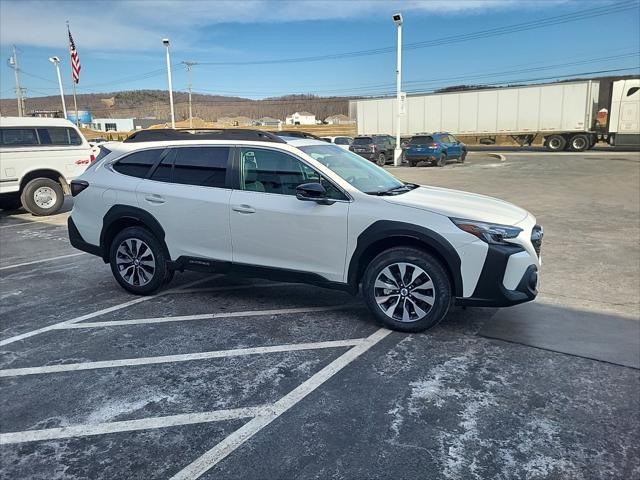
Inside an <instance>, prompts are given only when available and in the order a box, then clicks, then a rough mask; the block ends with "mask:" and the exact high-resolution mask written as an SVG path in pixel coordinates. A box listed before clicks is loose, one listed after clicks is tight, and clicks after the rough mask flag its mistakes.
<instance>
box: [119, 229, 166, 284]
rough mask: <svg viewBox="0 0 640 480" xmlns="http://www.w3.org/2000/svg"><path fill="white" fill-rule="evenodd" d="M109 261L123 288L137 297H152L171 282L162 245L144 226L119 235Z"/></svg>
mask: <svg viewBox="0 0 640 480" xmlns="http://www.w3.org/2000/svg"><path fill="white" fill-rule="evenodd" d="M109 260H110V263H111V272H112V273H113V276H114V277H115V279H116V280H117V281H118V283H119V284H120V286H122V288H124V289H125V290H127V291H129V292H131V293H134V294H136V295H150V294H152V293H154V292H155V291H157V290H158V289H159V288H160V287H161V286H162V284H163V283H165V282H166V280H169V281H170V279H171V275H170V274H167V266H166V257H165V254H164V250H163V248H162V246H161V244H160V242H159V241H158V240H157V239H156V237H155V236H154V235H153V234H152V233H151V232H149V231H148V230H147V229H145V228H142V227H129V228H125V229H124V230H122V231H121V232H120V233H118V234H117V235H116V237H115V238H114V239H113V242H112V243H111V251H110V255H109Z"/></svg>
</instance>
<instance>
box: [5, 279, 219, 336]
mask: <svg viewBox="0 0 640 480" xmlns="http://www.w3.org/2000/svg"><path fill="white" fill-rule="evenodd" d="M214 277H216V275H213V276H209V277H205V278H201V279H199V280H195V281H193V282H189V283H186V284H185V285H182V287H183V288H187V287H192V286H194V285H198V284H200V283H204V282H206V281H208V280H211V279H212V278H214ZM180 288H181V287H176V288H172V289H169V290H165V291H164V292H160V293H158V294H156V295H149V296H148V297H138V298H135V299H133V300H129V301H128V302H124V303H120V304H119V305H114V306H113V307H108V308H103V309H102V310H97V311H95V312H92V313H87V314H86V315H81V316H80V317H76V318H72V319H70V320H65V321H64V322H58V323H54V324H52V325H47V326H46V327H42V328H38V329H36V330H31V331H30V332H26V333H21V334H20V335H15V336H13V337H9V338H5V339H4V340H1V341H0V347H2V346H4V345H9V344H10V343H14V342H18V341H20V340H24V339H25V338H29V337H33V336H34V335H39V334H41V333H45V332H49V331H51V330H55V329H58V328H60V326H61V325H70V324H73V323H77V322H82V321H83V320H89V319H90V318H94V317H99V316H100V315H104V314H106V313H111V312H115V311H117V310H121V309H123V308H126V307H130V306H131V305H136V304H138V303H142V302H146V301H147V300H152V299H154V298H158V297H161V296H162V295H168V294H170V293H174V292H176V291H178V290H180Z"/></svg>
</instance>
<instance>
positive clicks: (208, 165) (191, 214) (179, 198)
mask: <svg viewBox="0 0 640 480" xmlns="http://www.w3.org/2000/svg"><path fill="white" fill-rule="evenodd" d="M231 151H232V148H231V147H230V146H210V145H208V146H184V147H174V148H171V149H169V151H168V152H167V154H166V155H165V156H164V157H163V158H162V161H161V162H160V163H159V164H157V166H156V167H155V168H154V169H153V170H152V172H151V173H150V175H148V177H147V178H146V179H144V180H142V181H141V182H140V183H139V184H138V187H137V189H136V192H137V197H138V204H139V205H140V207H141V208H143V209H144V210H146V211H148V212H149V213H151V214H152V215H153V216H154V217H155V218H156V219H157V220H158V221H159V222H160V225H161V226H162V228H163V229H164V231H165V242H166V244H167V247H168V248H169V253H170V254H171V258H172V260H176V259H178V258H179V257H189V258H188V259H185V261H187V262H188V263H193V262H194V261H196V262H200V260H202V259H210V260H218V261H223V262H230V261H231V232H230V231H229V199H230V197H231V189H230V188H228V186H227V171H228V168H227V167H228V164H229V161H230V155H231ZM198 264H199V265H206V263H204V264H203V263H202V262H200V263H198Z"/></svg>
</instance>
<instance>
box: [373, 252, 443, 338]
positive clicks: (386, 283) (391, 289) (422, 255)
mask: <svg viewBox="0 0 640 480" xmlns="http://www.w3.org/2000/svg"><path fill="white" fill-rule="evenodd" d="M362 292H363V295H364V297H365V301H366V303H367V306H368V307H369V310H370V311H371V312H372V313H373V314H374V316H375V317H376V318H377V319H378V320H379V321H380V322H381V323H382V324H384V325H385V326H386V327H388V328H391V329H394V330H400V331H403V332H420V331H423V330H426V329H428V328H431V327H433V326H434V325H436V324H438V322H440V321H441V320H442V319H443V318H444V317H445V315H446V314H447V312H448V311H449V306H450V304H451V285H450V283H449V277H448V276H447V273H446V272H445V270H444V268H443V267H442V265H441V264H440V262H439V261H438V260H436V259H435V258H434V257H432V256H431V255H429V254H427V253H426V252H423V251H421V250H418V249H415V248H409V247H398V248H392V249H390V250H387V251H385V252H382V253H381V254H380V255H378V256H377V257H376V258H374V259H373V261H372V262H371V263H370V264H369V266H368V267H367V270H366V271H365V274H364V277H363V280H362Z"/></svg>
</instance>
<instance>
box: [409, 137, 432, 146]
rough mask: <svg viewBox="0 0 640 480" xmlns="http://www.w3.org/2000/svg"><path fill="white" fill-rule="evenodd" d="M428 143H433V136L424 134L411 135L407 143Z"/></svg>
mask: <svg viewBox="0 0 640 480" xmlns="http://www.w3.org/2000/svg"><path fill="white" fill-rule="evenodd" d="M428 143H433V137H428V136H425V135H422V136H417V137H412V138H411V141H410V142H409V144H411V145H426V144H428Z"/></svg>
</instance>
